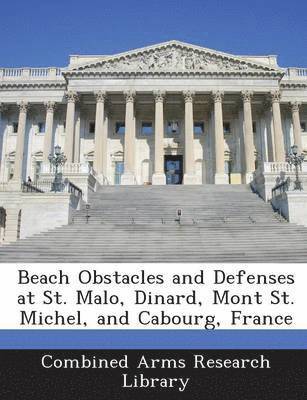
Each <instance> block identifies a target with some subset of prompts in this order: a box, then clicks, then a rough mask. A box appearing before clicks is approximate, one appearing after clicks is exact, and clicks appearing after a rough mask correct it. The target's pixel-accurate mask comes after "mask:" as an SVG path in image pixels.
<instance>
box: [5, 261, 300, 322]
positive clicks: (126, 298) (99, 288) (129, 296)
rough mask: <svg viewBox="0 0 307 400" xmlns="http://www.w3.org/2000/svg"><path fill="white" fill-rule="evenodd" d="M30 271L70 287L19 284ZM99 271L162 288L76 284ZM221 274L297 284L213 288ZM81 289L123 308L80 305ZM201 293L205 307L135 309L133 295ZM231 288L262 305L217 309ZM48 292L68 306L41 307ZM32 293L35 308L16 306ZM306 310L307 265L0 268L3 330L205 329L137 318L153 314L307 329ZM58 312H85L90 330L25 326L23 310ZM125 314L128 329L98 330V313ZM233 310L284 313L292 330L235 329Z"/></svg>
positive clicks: (110, 265)
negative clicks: (275, 294)
mask: <svg viewBox="0 0 307 400" xmlns="http://www.w3.org/2000/svg"><path fill="white" fill-rule="evenodd" d="M19 269H27V270H28V271H29V272H30V273H31V274H38V275H40V274H54V273H56V272H57V271H58V270H59V269H61V270H62V271H63V272H64V273H66V274H68V275H69V277H70V282H71V283H70V285H50V284H47V285H41V284H36V285H31V284H29V285H18V275H19V274H18V270H19ZM84 269H89V270H94V269H96V270H97V272H99V273H102V274H107V273H110V274H111V273H112V272H114V271H115V270H116V271H118V272H120V273H122V274H136V273H140V271H141V270H142V269H144V270H145V271H146V274H147V275H148V274H154V275H157V274H163V275H164V280H165V283H164V284H163V285H93V284H88V285H84V284H83V285H82V284H80V283H79V282H78V274H79V272H80V271H81V270H84ZM202 269H203V270H204V271H205V282H206V284H205V285H180V286H179V285H173V284H172V282H171V281H172V275H173V274H197V273H199V272H200V270H202ZM214 269H223V270H224V271H225V272H226V273H232V274H236V273H237V272H238V271H239V270H241V269H244V270H246V271H247V273H250V274H254V275H256V274H266V275H269V274H276V275H278V274H285V275H287V274H293V275H294V276H295V284H292V285H287V284H283V285H278V284H273V285H269V284H268V285H255V284H254V285H251V284H243V285H235V284H233V285H229V284H223V285H213V278H214V274H213V270H214ZM78 289H82V290H83V291H84V292H86V290H93V291H94V292H95V293H96V294H102V292H103V291H104V290H107V291H108V292H109V294H116V295H118V296H119V297H120V300H121V301H123V302H124V303H125V304H124V306H123V307H122V306H120V305H115V306H113V305H92V306H90V305H76V304H74V303H75V299H76V295H75V291H76V290H78ZM193 289H194V290H196V291H197V298H198V301H201V302H202V306H201V307H200V306H199V305H196V306H189V305H186V304H183V305H155V306H150V305H146V304H145V305H134V304H133V302H134V290H147V291H151V292H152V293H156V294H165V295H167V294H190V293H191V291H192V290H193ZM214 289H216V290H219V291H220V292H221V293H222V291H223V290H226V289H229V290H230V291H231V293H232V294H253V293H254V292H255V291H260V292H261V294H262V295H263V299H264V304H263V305H213V304H212V302H213V290H214ZM44 290H53V291H56V290H58V291H59V292H61V294H63V296H64V300H65V301H66V303H67V304H66V305H61V306H60V305H55V304H54V305H43V304H41V300H42V299H43V297H42V292H43V291H44ZM272 290H280V291H286V292H287V293H288V294H289V295H290V300H291V301H292V302H293V303H294V304H290V305H285V304H282V303H281V304H279V305H270V304H269V302H270V300H271V297H270V293H271V291H272ZM29 291H32V292H33V293H34V294H35V295H36V299H37V300H38V303H37V304H35V305H19V304H18V303H17V298H18V295H20V294H26V293H28V292H29ZM306 307H307V264H169V263H167V264H160V263H159V264H141V263H140V264H137V263H136V264H32V265H31V264H1V266H0V329H18V328H20V329H35V328H37V329H53V328H55V329H65V328H67V329H76V328H79V329H85V328H86V329H146V328H147V329H153V328H156V329H174V328H175V329H204V328H203V324H202V325H201V326H186V325H168V326H157V325H151V324H150V325H147V326H144V325H140V324H139V323H138V318H137V317H138V313H139V312H140V311H143V310H149V311H150V312H151V313H152V314H158V315H159V313H160V311H161V310H162V309H163V310H164V311H165V312H166V313H167V314H170V315H171V314H176V315H180V314H215V315H216V320H218V321H219V322H220V326H219V328H217V329H270V328H272V329H285V328H287V329H306V328H307V318H306V315H307V314H306ZM55 309H57V310H58V311H60V313H62V314H64V315H68V314H74V313H76V311H77V310H81V315H82V319H84V320H86V322H87V326H86V327H83V326H82V327H77V326H75V325H72V326H69V325H67V326H52V325H47V326H33V325H29V326H21V325H20V310H26V311H31V310H38V311H42V312H43V313H44V314H46V313H53V312H54V310H55ZM125 310H128V311H129V318H130V325H129V326H122V325H118V326H107V327H104V326H99V325H97V316H98V315H99V314H115V315H121V314H123V312H124V311H125ZM231 310H241V311H243V313H245V314H249V315H251V314H258V315H262V314H272V315H277V314H282V315H289V314H291V315H292V317H293V321H294V322H293V324H292V325H285V324H283V325H280V326H276V325H274V326H256V325H253V324H251V325H248V326H243V325H241V324H238V325H236V326H232V325H231V312H230V311H231Z"/></svg>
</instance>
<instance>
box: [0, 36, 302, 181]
mask: <svg viewBox="0 0 307 400" xmlns="http://www.w3.org/2000/svg"><path fill="white" fill-rule="evenodd" d="M0 137H1V143H0V149H1V154H0V156H1V168H0V181H1V182H2V184H3V185H5V184H8V183H9V184H12V187H14V184H15V185H19V184H20V182H21V181H22V180H26V179H27V178H28V177H31V180H32V181H34V182H35V181H37V180H39V179H41V178H42V177H44V176H46V175H48V173H50V165H49V162H48V156H49V154H50V153H52V152H53V149H54V146H55V145H60V146H61V148H62V150H63V151H64V153H65V155H66V157H67V162H66V164H65V166H64V173H67V174H68V175H69V174H71V175H74V176H77V175H78V174H80V175H82V174H83V175H84V174H93V175H94V176H95V177H96V179H97V181H98V182H99V183H100V184H109V185H115V184H139V185H142V184H159V185H164V184H180V183H183V184H206V183H230V184H238V183H248V182H250V180H251V179H252V176H253V173H254V171H255V169H257V167H258V166H259V165H260V164H261V163H265V162H271V163H272V162H277V163H282V162H284V161H285V155H286V153H287V152H288V151H289V149H290V146H291V145H293V144H294V143H295V144H297V145H298V147H299V151H305V152H307V69H304V68H281V67H279V66H278V64H277V57H276V56H272V55H268V56H235V55H231V54H226V53H222V52H219V51H215V50H210V49H207V48H203V47H199V46H195V45H190V44H186V43H182V42H178V41H170V42H166V43H161V44H157V45H154V46H148V47H144V48H141V49H137V50H132V51H128V52H125V53H121V54H116V55H108V56H106V55H103V56H83V55H74V56H70V62H69V65H68V66H67V67H65V68H0Z"/></svg>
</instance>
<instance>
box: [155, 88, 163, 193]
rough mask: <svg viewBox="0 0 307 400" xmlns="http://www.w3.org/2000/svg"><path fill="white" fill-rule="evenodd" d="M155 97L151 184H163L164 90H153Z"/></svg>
mask: <svg viewBox="0 0 307 400" xmlns="http://www.w3.org/2000/svg"><path fill="white" fill-rule="evenodd" d="M154 98H155V167H154V174H153V176H152V184H153V185H165V183H166V177H165V173H164V113H163V111H164V110H163V103H164V100H165V92H163V91H161V90H157V91H155V92H154Z"/></svg>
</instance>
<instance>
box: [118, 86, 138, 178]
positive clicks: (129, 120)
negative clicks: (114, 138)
mask: <svg viewBox="0 0 307 400" xmlns="http://www.w3.org/2000/svg"><path fill="white" fill-rule="evenodd" d="M124 95H125V100H126V116H125V150H124V173H123V175H122V177H121V184H122V185H134V184H135V183H136V181H135V165H134V164H135V116H134V101H135V92H134V91H132V90H128V91H126V92H124Z"/></svg>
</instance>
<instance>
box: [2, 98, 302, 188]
mask: <svg viewBox="0 0 307 400" xmlns="http://www.w3.org/2000/svg"><path fill="white" fill-rule="evenodd" d="M153 94H154V99H155V163H154V165H155V168H154V175H153V184H164V183H165V174H164V143H163V138H164V100H165V95H166V94H165V92H164V91H160V90H159V91H155V92H154V93H153ZM124 95H125V100H126V113H125V150H124V165H125V170H124V175H123V176H122V183H123V184H134V183H135V159H134V156H135V113H134V102H135V96H136V93H135V92H134V91H126V92H124ZM194 95H195V93H194V92H192V91H189V90H187V91H184V92H183V97H184V101H185V154H184V172H185V174H184V183H194V179H195V176H194V146H193V137H194V122H193V99H194ZM241 95H242V101H243V116H244V138H243V139H244V154H245V171H246V174H247V175H248V174H251V173H252V172H253V171H254V165H255V164H254V140H253V124H252V120H253V119H252V108H251V99H252V95H253V93H252V92H251V91H243V92H242V93H241ZM95 96H96V121H95V151H94V153H95V157H94V169H95V171H96V172H98V173H100V174H103V175H105V174H106V159H107V129H106V125H105V120H106V113H105V102H106V99H107V94H106V92H103V91H99V92H97V93H96V94H95ZM66 99H67V114H66V141H65V154H66V157H67V162H70V163H71V162H74V161H75V160H74V145H75V143H74V142H75V114H76V102H77V101H78V95H77V94H76V93H74V92H68V93H67V94H66ZM212 100H213V104H214V147H215V157H216V162H215V182H216V183H224V182H225V173H224V129H223V107H222V103H223V92H222V91H215V92H213V93H212ZM270 103H271V104H272V116H273V125H274V143H275V161H277V162H282V161H284V159H285V148H284V139H283V132H282V122H281V113H280V92H279V91H274V92H272V93H270ZM18 107H19V120H18V133H17V145H16V156H15V166H14V177H13V181H19V182H20V180H21V178H22V164H23V159H24V151H25V149H24V146H25V131H26V121H27V112H28V107H29V105H28V103H27V102H24V101H22V102H20V103H18ZM45 107H46V124H45V140H44V151H43V161H44V162H48V155H49V154H50V153H51V152H52V147H53V121H54V111H55V107H56V104H55V103H54V102H47V103H45ZM299 107H300V103H298V102H293V103H291V111H292V121H293V132H294V142H295V144H297V145H298V147H299V151H302V138H301V126H300V116H299ZM2 109H3V107H2V105H1V104H0V118H1V110H2Z"/></svg>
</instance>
